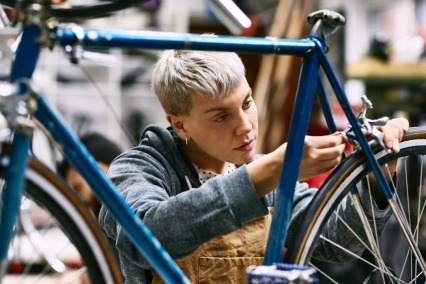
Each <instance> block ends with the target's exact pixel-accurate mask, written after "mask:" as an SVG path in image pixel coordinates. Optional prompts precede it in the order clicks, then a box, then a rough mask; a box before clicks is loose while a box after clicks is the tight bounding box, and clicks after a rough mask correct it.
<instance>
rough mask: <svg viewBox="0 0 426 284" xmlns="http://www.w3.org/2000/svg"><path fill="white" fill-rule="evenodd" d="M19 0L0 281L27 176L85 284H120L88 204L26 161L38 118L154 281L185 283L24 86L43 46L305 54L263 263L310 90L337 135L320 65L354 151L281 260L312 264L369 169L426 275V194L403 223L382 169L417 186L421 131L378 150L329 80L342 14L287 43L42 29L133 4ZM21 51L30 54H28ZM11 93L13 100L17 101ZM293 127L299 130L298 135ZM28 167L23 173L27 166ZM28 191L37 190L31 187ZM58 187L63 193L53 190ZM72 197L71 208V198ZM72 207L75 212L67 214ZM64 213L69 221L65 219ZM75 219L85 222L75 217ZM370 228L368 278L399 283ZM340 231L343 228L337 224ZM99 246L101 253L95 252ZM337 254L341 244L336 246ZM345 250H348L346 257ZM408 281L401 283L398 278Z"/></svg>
mask: <svg viewBox="0 0 426 284" xmlns="http://www.w3.org/2000/svg"><path fill="white" fill-rule="evenodd" d="M1 3H3V4H5V5H7V6H14V2H13V1H2V2H1ZM19 3H20V4H22V5H23V6H22V7H18V8H19V9H18V10H19V11H22V12H24V14H25V15H27V21H26V24H25V25H23V28H22V35H21V39H20V44H19V47H18V49H17V52H16V56H15V60H14V62H13V67H12V71H11V75H10V79H9V81H10V83H5V84H3V85H2V88H1V93H2V98H1V100H0V106H1V107H2V113H3V114H4V115H5V117H6V118H7V121H8V126H9V127H10V129H13V132H12V133H13V135H12V136H10V134H11V133H8V132H7V133H5V134H4V135H3V136H2V141H3V145H2V155H1V157H2V159H1V160H0V161H1V162H2V170H3V174H2V179H3V181H4V185H5V186H4V187H3V189H2V208H1V210H2V211H1V218H2V219H1V223H0V226H1V227H0V228H1V232H2V233H1V234H0V258H1V260H2V262H1V266H0V268H1V269H0V277H2V276H3V275H5V274H7V272H8V269H9V265H8V259H7V255H8V250H9V243H10V239H11V237H12V236H13V235H14V221H15V216H16V214H17V212H18V207H19V206H20V202H21V193H22V189H23V188H24V180H26V185H27V186H26V187H25V188H26V194H27V195H28V196H30V197H32V198H33V199H34V200H35V201H36V202H37V203H39V204H40V205H42V206H45V207H46V208H47V209H48V210H50V211H51V213H52V214H53V215H54V216H55V217H57V218H58V221H57V222H59V224H60V225H61V226H63V228H64V230H65V232H66V234H69V238H70V240H71V241H72V242H73V243H74V244H75V246H76V247H77V249H78V251H79V253H80V254H81V257H82V262H83V263H84V266H85V267H84V268H83V269H84V271H85V272H87V273H88V276H89V277H90V279H91V280H92V281H94V282H102V283H117V282H120V280H121V279H120V275H119V273H118V272H117V268H116V267H115V266H114V261H113V259H112V257H111V256H110V255H109V253H108V247H107V246H106V245H105V242H104V240H103V238H102V234H100V233H99V231H97V230H98V229H97V226H96V224H95V222H94V220H93V218H91V217H90V215H88V212H87V209H85V207H84V205H82V203H81V202H79V201H78V198H77V197H76V196H74V195H73V194H72V193H71V191H70V190H69V188H68V187H67V186H66V185H64V184H63V182H62V181H61V180H60V179H59V178H58V177H57V176H55V175H54V174H53V173H51V172H50V171H48V170H46V169H45V168H44V167H43V166H41V165H39V164H38V163H36V162H35V161H34V160H32V159H30V162H29V163H27V161H28V155H27V153H28V150H29V143H30V140H31V132H32V129H33V128H34V122H33V121H32V120H31V119H29V118H30V117H34V118H35V119H36V121H37V123H40V125H42V126H43V128H44V129H45V130H46V131H47V132H48V133H49V135H51V137H52V138H53V139H54V141H56V143H57V144H58V147H59V148H60V149H61V150H62V151H63V153H64V155H65V157H66V158H67V160H68V161H69V162H70V164H71V165H72V166H73V167H75V168H76V169H80V171H79V172H81V174H82V175H83V177H84V178H85V179H86V180H87V181H88V183H89V185H90V186H91V188H93V190H94V192H95V193H96V195H97V196H98V197H99V199H100V200H101V201H102V202H103V203H104V205H105V206H106V207H107V208H108V209H109V210H110V211H111V213H112V215H113V216H114V217H115V218H116V219H117V221H118V222H119V223H120V224H121V225H122V226H123V228H124V229H125V230H126V232H127V233H128V235H129V237H130V238H131V239H132V240H133V242H134V244H135V245H136V246H137V247H138V249H139V250H140V252H141V253H142V254H143V255H144V256H145V258H147V259H148V260H149V261H150V263H151V264H152V266H153V268H154V269H155V270H156V271H157V272H158V273H159V275H160V276H161V277H162V278H163V279H164V280H165V281H166V282H167V283H187V282H188V281H187V279H186V278H185V276H184V275H182V273H181V272H180V270H179V268H178V267H177V266H176V265H175V264H174V262H173V261H172V259H171V258H170V256H169V255H168V254H167V252H165V251H164V250H163V249H162V248H161V245H160V244H159V243H158V242H157V241H156V240H155V238H154V237H153V236H152V235H151V234H150V232H149V231H148V230H147V229H146V227H145V226H144V225H143V223H142V222H141V220H140V219H139V218H137V216H134V214H133V212H132V211H131V210H130V209H129V207H128V206H127V205H126V204H125V203H124V202H123V201H122V199H121V198H120V196H119V195H118V194H117V193H116V192H115V191H114V188H113V186H112V185H111V184H110V183H109V181H108V180H107V179H106V178H105V177H104V175H103V173H102V172H101V171H100V170H99V169H98V168H97V167H96V165H95V163H94V161H93V159H91V157H90V155H89V154H88V153H87V151H86V150H85V149H84V148H83V147H82V146H81V144H80V143H79V142H78V139H77V138H76V137H75V135H73V134H72V132H71V131H70V130H69V129H68V128H67V127H66V125H65V124H64V123H63V122H62V121H61V120H60V119H59V118H58V117H57V116H56V115H55V113H54V111H53V110H52V109H51V108H50V107H49V106H48V104H47V102H46V101H45V100H44V99H43V96H42V94H43V93H42V92H41V90H39V89H38V88H37V87H36V85H35V84H34V83H33V82H32V81H31V80H30V78H31V76H32V73H33V71H34V69H35V66H36V62H37V56H38V53H39V49H40V48H41V46H48V47H51V46H52V45H53V44H54V43H57V44H59V45H61V46H64V47H65V48H66V49H67V50H68V53H69V55H70V56H71V58H72V60H75V61H78V59H79V57H78V56H79V55H80V54H81V53H80V52H81V51H82V48H83V47H92V48H93V47H119V48H130V47H132V48H136V47H143V48H146V49H166V48H167V49H182V48H184V49H200V50H221V51H235V52H257V53H264V54H266V53H271V54H272V53H275V54H280V55H292V56H299V57H303V60H304V61H303V67H302V71H301V75H300V83H299V88H298V92H297V98H296V102H295V106H294V111H293V113H294V117H293V119H292V122H291V126H290V132H289V133H290V135H289V138H288V147H287V154H286V156H285V163H284V166H283V170H282V176H281V178H280V183H279V188H278V192H279V195H278V202H277V206H276V207H275V213H274V217H273V225H272V227H271V229H270V235H269V240H268V246H267V248H266V252H265V260H264V264H265V265H266V266H270V265H273V264H274V263H279V262H281V261H282V257H283V251H282V248H283V247H284V242H285V240H286V237H287V236H286V230H287V226H288V222H289V218H290V213H291V212H290V210H289V209H290V208H291V202H292V196H293V193H294V191H293V189H294V185H295V184H296V182H297V176H298V168H299V165H300V158H301V153H302V147H303V139H304V135H305V133H306V131H307V126H308V121H309V113H310V108H311V106H312V102H313V98H314V94H315V93H317V94H318V96H319V98H320V102H321V106H322V108H323V112H324V116H325V118H326V121H327V125H328V127H329V130H330V132H335V131H336V126H335V124H334V122H333V116H332V113H331V110H330V107H329V104H328V100H327V96H326V94H325V89H324V86H323V82H322V80H321V78H320V77H319V76H318V71H319V69H320V67H321V68H322V70H323V71H324V73H325V75H326V78H327V79H328V81H329V82H330V85H331V87H332V89H333V90H334V92H335V95H336V97H337V99H338V101H339V103H340V104H341V106H342V109H343V110H344V112H345V114H346V116H347V119H348V121H349V123H350V125H351V127H349V128H348V129H347V130H346V131H345V132H344V133H345V134H346V135H347V136H348V137H349V138H350V139H351V140H353V141H354V144H355V145H356V146H357V147H359V148H360V150H359V151H356V152H355V153H354V154H353V155H351V156H349V157H347V158H346V159H344V160H343V161H342V163H341V164H340V166H339V167H338V168H337V169H336V170H335V171H334V172H333V174H332V175H331V176H330V177H329V178H328V179H327V180H326V182H325V183H324V185H323V186H322V187H321V189H320V190H319V191H318V194H317V195H316V196H315V198H314V199H313V200H312V202H311V203H310V205H309V207H308V208H307V210H306V213H305V216H304V217H303V222H302V223H301V224H300V225H299V227H298V230H297V231H296V232H295V234H294V235H293V236H292V238H291V243H290V244H289V246H287V248H288V251H287V252H286V254H285V261H286V262H289V263H295V264H300V265H314V263H313V262H311V258H312V257H313V254H314V247H315V245H316V244H317V243H318V242H326V241H327V239H326V237H325V236H323V235H321V229H322V227H323V226H324V224H325V223H326V221H327V220H328V219H329V218H331V217H333V218H335V219H336V221H337V220H340V217H339V216H338V215H337V214H336V213H335V209H336V208H337V207H338V205H339V201H341V200H342V199H343V198H344V197H345V196H346V195H347V194H348V193H349V192H351V195H350V196H352V198H353V199H354V201H353V202H354V204H355V205H359V198H358V195H357V192H356V185H357V184H359V183H366V184H367V185H368V181H369V179H368V175H369V174H370V173H373V174H374V176H375V177H376V179H377V180H378V183H379V185H380V187H381V188H383V190H384V194H385V196H386V198H387V199H388V201H389V204H390V207H391V208H392V210H393V212H394V214H395V216H396V217H397V220H398V223H399V224H400V226H402V231H403V232H404V234H405V235H406V238H407V239H408V243H409V246H410V252H409V253H408V252H407V255H406V256H404V259H403V260H402V268H403V270H408V279H409V280H416V279H417V278H418V277H419V276H420V277H421V276H422V275H423V274H426V265H425V263H424V260H423V257H422V254H421V247H419V245H421V243H420V242H419V233H420V229H421V228H420V226H419V224H420V221H421V217H422V214H423V207H424V203H422V202H421V200H420V198H421V197H422V196H421V195H420V194H419V195H418V197H419V201H418V203H416V207H417V212H416V213H417V214H415V216H414V217H415V218H413V216H412V215H408V217H405V215H404V214H405V213H413V209H412V208H407V210H404V208H403V207H406V206H408V207H409V205H405V204H404V206H403V204H401V203H400V201H399V196H398V194H397V192H398V191H400V190H401V189H400V188H398V189H396V184H395V183H392V184H391V186H392V187H390V185H389V184H388V182H387V179H386V177H385V175H384V174H383V173H382V170H381V166H385V165H386V163H388V162H389V161H392V160H396V159H398V160H399V161H400V164H401V165H406V166H405V167H406V168H408V162H403V160H404V159H406V160H409V161H410V162H411V161H412V160H414V161H415V162H418V163H415V164H417V165H415V167H414V169H418V170H419V173H420V177H419V178H418V181H419V182H420V181H421V182H422V179H423V177H422V174H423V172H422V156H421V155H423V154H425V151H426V147H425V146H426V140H425V138H426V131H425V130H426V129H424V128H411V129H410V130H409V131H408V132H407V133H406V135H405V137H404V140H403V142H402V143H401V145H400V147H401V151H400V152H399V153H389V152H387V151H386V150H384V149H383V147H382V145H381V142H382V141H381V140H380V134H376V133H375V132H374V128H372V127H371V126H372V125H373V124H375V123H383V122H384V121H383V120H378V121H376V120H369V119H367V118H366V117H365V112H366V111H367V109H368V108H369V107H371V106H370V105H369V104H368V100H365V108H364V110H363V112H362V113H361V114H360V115H359V116H356V115H355V114H353V112H352V110H351V107H350V104H349V102H348V100H347V98H346V96H345V93H344V91H343V88H342V87H341V85H340V83H339V82H338V80H337V78H336V76H335V75H334V73H333V70H332V67H331V65H330V64H329V62H328V60H327V57H326V53H325V52H326V50H327V49H328V48H327V46H326V42H325V40H326V38H327V37H328V36H329V35H330V34H332V33H333V32H334V31H335V29H337V28H338V27H339V26H340V25H342V24H344V18H342V17H341V16H340V15H338V14H336V13H333V12H329V11H325V10H321V11H318V12H316V13H313V14H311V15H310V17H309V21H310V22H311V23H312V24H313V25H314V27H313V29H312V32H311V34H310V35H309V36H308V37H307V38H305V39H300V40H290V39H270V38H253V37H237V36H202V35H192V34H171V33H160V32H132V31H130V32H126V31H113V30H111V31H109V30H94V29H85V28H83V27H79V26H76V25H72V26H66V25H65V26H63V25H53V26H48V25H47V24H46V20H47V19H48V18H49V17H50V16H52V15H54V16H55V15H56V16H58V17H60V18H61V17H63V18H65V17H67V16H70V17H71V18H72V17H76V16H83V14H84V16H87V17H90V16H94V15H95V14H103V13H109V12H112V11H115V10H117V9H119V8H125V7H128V6H129V5H130V4H131V3H132V1H125V0H122V1H116V2H114V3H112V4H110V3H109V4H104V5H105V6H104V7H108V8H107V9H106V10H102V9H100V6H97V7H96V8H93V7H92V6H88V7H74V8H73V7H71V8H69V9H56V8H55V7H50V6H43V5H41V4H43V3H34V2H31V3H28V2H19ZM115 5H118V6H115ZM83 11H84V12H83ZM50 13H51V14H50ZM26 51H30V52H29V53H27V52H26ZM16 94H18V95H19V96H16ZM295 118H296V119H295ZM296 129H297V131H295V130H296ZM363 129H365V130H367V131H369V133H370V134H372V135H373V137H374V139H373V141H370V142H369V141H368V140H367V138H366V137H365V135H364V133H363ZM2 134H3V132H2ZM9 148H10V150H9ZM27 164H28V168H26V166H27ZM408 170H409V171H410V172H413V167H412V166H411V165H410V167H409V168H408ZM23 177H24V178H23ZM398 184H400V182H399V183H398ZM31 187H33V189H34V190H31ZM56 188H58V189H62V190H59V191H57V190H56ZM42 193H44V195H45V197H39V196H38V194H42ZM68 195H69V196H68ZM54 196H60V197H58V198H59V199H58V198H56V199H51V200H49V201H46V199H49V198H53V197H54ZM71 196H72V197H71ZM60 198H62V199H60ZM74 198H75V200H74ZM407 199H410V198H407ZM72 200H74V201H75V202H71V201H72ZM67 201H68V202H67ZM64 202H67V203H68V204H70V205H69V207H65V205H64ZM400 207H401V208H402V209H400ZM70 208H78V209H79V210H73V211H70ZM356 208H357V210H358V209H362V206H360V205H359V207H356ZM55 210H59V211H55ZM359 211H360V216H361V217H360V218H361V219H364V218H367V216H365V214H362V210H359ZM58 212H60V213H58ZM84 212H85V213H84ZM404 212H405V213H404ZM62 214H64V216H66V217H61V216H62ZM80 214H81V216H83V217H81V218H80ZM84 216H86V217H84ZM69 222H73V224H74V225H75V226H74V225H71V227H70V226H68V225H69ZM339 222H340V221H339ZM366 224H367V226H366V227H365V228H364V230H366V234H367V235H368V236H369V243H368V245H367V244H365V246H366V247H367V248H366V251H369V252H371V253H372V254H373V255H375V258H374V260H373V261H367V262H368V263H369V264H370V265H371V267H372V274H376V272H377V274H378V276H379V278H381V279H383V280H389V281H391V280H393V279H399V278H402V277H403V276H404V277H405V275H403V274H402V273H401V274H400V275H398V274H395V272H393V269H391V268H388V267H387V266H386V264H385V262H384V260H383V259H382V258H381V257H380V254H383V252H380V251H379V245H378V244H377V239H378V238H377V237H376V236H375V234H374V230H372V229H370V227H369V226H368V220H367V222H366ZM78 225H83V227H86V228H91V229H92V231H91V232H88V231H87V230H86V229H85V228H81V227H79V226H78ZM342 226H344V224H343V223H342ZM410 226H411V227H410ZM355 235H356V234H355ZM95 245H96V246H97V247H94V246H95ZM337 249H344V248H342V246H340V247H339V246H336V250H337ZM347 253H349V254H351V252H348V251H347ZM408 258H410V259H411V260H412V261H413V262H414V264H412V265H411V266H409V267H408V265H407V266H405V265H404V263H405V261H406V260H405V259H408ZM106 260H107V261H106ZM108 260H109V261H108ZM376 263H377V264H376ZM50 266H52V265H50ZM403 272H404V271H403ZM373 276H376V275H372V276H367V277H370V278H372V277H373ZM0 279H1V278H0ZM409 280H405V279H403V281H409ZM417 280H418V279H417Z"/></svg>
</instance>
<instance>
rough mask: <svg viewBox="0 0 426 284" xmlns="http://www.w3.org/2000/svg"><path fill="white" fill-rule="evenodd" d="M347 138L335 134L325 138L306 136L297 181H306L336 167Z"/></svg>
mask: <svg viewBox="0 0 426 284" xmlns="http://www.w3.org/2000/svg"><path fill="white" fill-rule="evenodd" d="M346 141H347V138H346V137H345V136H343V135H341V134H340V133H338V132H336V133H334V134H331V135H326V136H306V137H305V144H304V147H303V154H302V162H301V164H300V171H299V180H307V179H309V178H311V177H313V176H316V175H318V174H322V173H324V172H326V171H328V170H331V169H333V168H334V167H336V166H337V165H338V164H339V163H340V160H341V159H342V154H343V152H344V151H345V148H346Z"/></svg>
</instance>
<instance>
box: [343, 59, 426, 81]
mask: <svg viewBox="0 0 426 284" xmlns="http://www.w3.org/2000/svg"><path fill="white" fill-rule="evenodd" d="M346 74H347V76H348V78H350V79H360V80H363V81H365V82H366V83H374V82H377V83H381V82H382V83H387V84H393V83H395V84H396V83H404V84H405V85H407V84H410V83H413V84H417V83H419V82H423V81H425V80H426V61H419V62H416V63H399V62H390V63H389V62H384V61H381V60H379V59H375V58H371V57H366V58H363V59H361V60H359V61H357V62H354V63H349V64H347V65H346Z"/></svg>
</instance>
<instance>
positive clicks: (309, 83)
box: [263, 49, 319, 265]
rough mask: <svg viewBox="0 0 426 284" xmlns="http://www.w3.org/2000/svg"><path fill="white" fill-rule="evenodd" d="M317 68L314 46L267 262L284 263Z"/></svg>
mask: <svg viewBox="0 0 426 284" xmlns="http://www.w3.org/2000/svg"><path fill="white" fill-rule="evenodd" d="M318 70H319V59H318V56H317V53H316V49H314V50H312V51H311V52H310V53H308V54H307V55H305V56H304V57H303V65H302V70H301V75H300V81H299V85H298V88H297V96H296V100H295V104H294V108H293V114H292V119H291V124H290V128H289V136H288V143H287V149H286V152H285V156H284V164H283V167H282V172H281V176H280V180H279V184H278V192H277V198H276V200H275V208H274V214H273V216H272V225H271V228H270V231H269V238H268V243H267V246H266V251H265V258H264V261H263V263H264V265H272V264H273V263H275V262H281V261H282V259H283V250H284V244H285V238H286V234H287V229H288V225H289V222H290V216H291V212H292V203H293V198H294V191H295V188H296V183H297V178H298V175H299V167H300V162H301V158H302V153H303V145H304V140H305V135H306V133H307V131H308V124H309V118H310V114H311V109H312V103H313V99H314V95H315V88H316V84H317V77H318Z"/></svg>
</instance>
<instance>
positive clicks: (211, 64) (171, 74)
mask: <svg viewBox="0 0 426 284" xmlns="http://www.w3.org/2000/svg"><path fill="white" fill-rule="evenodd" d="M244 76H245V68H244V64H243V63H242V61H241V59H240V57H239V56H238V55H237V54H236V53H234V52H215V51H191V50H165V51H164V52H162V53H161V54H160V56H159V59H158V61H157V63H156V64H155V65H154V70H153V75H152V88H153V91H154V92H155V94H156V95H157V97H158V99H159V100H160V103H161V105H162V106H163V109H164V111H165V112H166V113H167V114H175V115H187V114H189V112H190V110H191V108H192V103H191V95H192V94H197V95H202V96H210V97H211V98H214V99H216V98H221V97H224V96H226V95H228V94H229V93H231V92H232V91H233V90H234V89H235V88H237V87H238V86H239V85H240V84H241V82H242V80H243V78H244Z"/></svg>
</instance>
